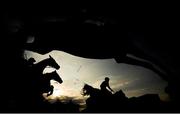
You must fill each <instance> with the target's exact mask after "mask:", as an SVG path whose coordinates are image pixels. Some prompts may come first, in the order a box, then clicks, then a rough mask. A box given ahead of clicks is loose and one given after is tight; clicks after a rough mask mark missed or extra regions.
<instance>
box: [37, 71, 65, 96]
mask: <svg viewBox="0 0 180 114" xmlns="http://www.w3.org/2000/svg"><path fill="white" fill-rule="evenodd" d="M50 80H55V81H57V82H59V83H60V84H61V83H62V82H63V81H62V79H61V78H60V76H59V75H58V74H57V72H56V71H53V72H51V73H46V74H44V75H43V76H42V77H41V80H40V91H41V92H42V93H43V92H45V93H48V92H50V93H48V95H47V96H49V95H51V94H52V93H53V88H54V87H53V86H51V84H50Z"/></svg>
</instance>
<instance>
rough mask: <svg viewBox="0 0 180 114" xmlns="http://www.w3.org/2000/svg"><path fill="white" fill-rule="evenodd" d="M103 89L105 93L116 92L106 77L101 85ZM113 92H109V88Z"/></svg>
mask: <svg viewBox="0 0 180 114" xmlns="http://www.w3.org/2000/svg"><path fill="white" fill-rule="evenodd" d="M100 87H101V90H102V91H103V92H105V93H111V92H114V91H113V90H112V89H111V87H110V86H109V78H108V77H105V80H104V81H103V82H102V83H101V85H100ZM106 87H107V88H108V89H109V90H110V91H111V92H110V91H109V90H108V89H107V88H106Z"/></svg>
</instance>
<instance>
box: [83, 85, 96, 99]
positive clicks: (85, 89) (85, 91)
mask: <svg viewBox="0 0 180 114" xmlns="http://www.w3.org/2000/svg"><path fill="white" fill-rule="evenodd" d="M93 89H94V88H93V87H92V86H90V85H88V84H85V85H84V87H83V89H82V92H83V93H82V95H84V96H86V95H90V94H91V93H92V91H93Z"/></svg>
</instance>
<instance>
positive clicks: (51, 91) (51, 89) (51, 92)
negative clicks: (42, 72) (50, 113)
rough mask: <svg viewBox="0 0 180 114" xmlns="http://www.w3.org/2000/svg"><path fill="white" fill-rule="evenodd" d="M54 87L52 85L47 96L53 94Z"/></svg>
mask: <svg viewBox="0 0 180 114" xmlns="http://www.w3.org/2000/svg"><path fill="white" fill-rule="evenodd" d="M53 90H54V87H53V86H50V93H48V94H47V97H48V96H50V95H52V94H53Z"/></svg>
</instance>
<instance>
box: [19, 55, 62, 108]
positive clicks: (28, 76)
mask: <svg viewBox="0 0 180 114" xmlns="http://www.w3.org/2000/svg"><path fill="white" fill-rule="evenodd" d="M47 66H50V67H52V68H55V69H56V70H58V69H59V68H60V66H59V65H58V64H57V63H56V61H55V60H54V59H53V58H52V57H51V56H49V58H47V59H44V60H42V61H40V62H38V63H36V64H33V65H31V66H28V64H27V65H25V67H26V68H25V69H26V71H27V72H25V73H24V76H21V78H22V79H21V80H23V81H22V82H21V85H20V86H21V87H19V88H18V95H17V97H18V98H19V102H20V104H24V105H23V106H24V107H25V108H27V109H25V110H31V109H32V110H39V109H42V107H43V106H42V104H43V100H44V98H43V96H42V93H45V92H50V93H49V94H52V92H53V90H52V89H53V87H52V86H50V80H51V79H53V80H55V81H57V82H59V83H62V79H61V78H60V77H59V75H58V74H57V72H56V71H54V72H52V73H47V74H43V73H42V72H43V70H44V68H46V67H47ZM22 86H23V88H25V89H22ZM26 105H27V106H26ZM20 106H21V105H20Z"/></svg>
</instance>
